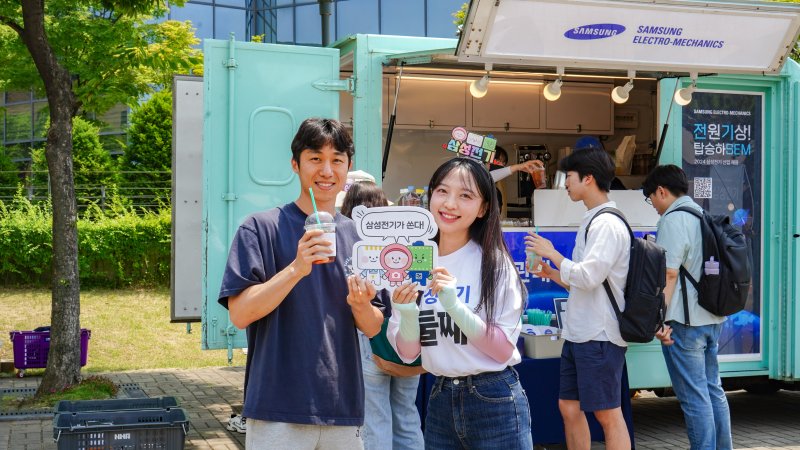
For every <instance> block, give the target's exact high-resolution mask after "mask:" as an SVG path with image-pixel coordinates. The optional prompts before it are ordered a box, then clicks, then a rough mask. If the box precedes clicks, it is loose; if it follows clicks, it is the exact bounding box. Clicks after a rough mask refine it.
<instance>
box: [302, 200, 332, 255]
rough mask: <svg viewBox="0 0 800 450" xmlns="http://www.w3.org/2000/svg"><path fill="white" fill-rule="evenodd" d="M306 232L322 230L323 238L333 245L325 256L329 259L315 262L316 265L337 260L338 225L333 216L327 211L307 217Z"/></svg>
mask: <svg viewBox="0 0 800 450" xmlns="http://www.w3.org/2000/svg"><path fill="white" fill-rule="evenodd" d="M305 229H306V231H308V230H322V231H323V234H322V237H323V238H324V239H325V240H327V241H329V242H330V243H331V245H330V247H329V250H328V251H326V252H325V253H324V254H323V255H324V256H327V257H328V259H325V260H319V261H314V264H325V263H329V262H333V261H335V260H336V223H335V222H334V220H333V216H332V215H330V213H327V212H325V211H319V212H317V213H313V214H311V215H309V216H308V217H306V225H305Z"/></svg>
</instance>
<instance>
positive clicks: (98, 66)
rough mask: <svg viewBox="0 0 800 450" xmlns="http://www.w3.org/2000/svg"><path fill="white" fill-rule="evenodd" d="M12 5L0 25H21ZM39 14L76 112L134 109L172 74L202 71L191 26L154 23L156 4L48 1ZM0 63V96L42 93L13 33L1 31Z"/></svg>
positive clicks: (160, 5)
mask: <svg viewBox="0 0 800 450" xmlns="http://www.w3.org/2000/svg"><path fill="white" fill-rule="evenodd" d="M2 3H4V4H5V3H8V2H2ZM11 3H14V4H13V5H6V6H0V20H2V22H5V23H6V25H8V24H9V22H11V23H17V24H19V23H21V19H20V17H19V16H20V13H21V11H20V7H19V5H18V3H19V2H11ZM173 3H174V2H173ZM45 11H46V16H45V27H46V30H47V39H48V42H49V43H50V45H52V47H53V50H54V52H55V53H56V55H58V59H59V62H60V63H61V64H63V65H64V67H65V68H66V69H67V70H68V71H69V73H70V75H71V76H72V80H73V91H74V93H75V95H76V97H77V100H78V106H79V108H80V110H81V111H82V112H83V113H87V112H96V113H98V114H101V113H103V112H105V111H107V110H108V109H109V108H111V107H112V106H114V105H116V104H119V103H124V104H126V105H129V106H133V105H135V104H136V103H137V101H138V100H139V98H140V97H141V95H142V94H143V93H149V92H153V90H155V89H159V88H162V87H164V88H169V87H170V86H171V85H172V76H173V75H174V74H176V73H189V72H195V71H197V70H201V68H202V53H201V52H200V50H199V49H197V48H195V46H197V45H198V44H199V42H200V41H199V39H197V38H196V37H195V36H194V32H193V30H192V28H191V24H190V23H188V22H177V21H169V20H168V21H161V22H157V21H155V20H153V19H154V16H156V15H159V14H163V13H165V12H166V9H165V4H164V2H163V1H155V0H153V1H135V0H128V1H97V0H47V2H46V3H45ZM3 18H4V19H3ZM0 61H3V62H4V63H3V64H1V65H0V89H3V90H14V89H20V90H28V89H30V88H31V87H34V88H36V89H37V91H38V92H39V93H43V92H44V90H43V82H42V80H41V77H40V76H39V74H38V73H37V70H36V67H35V66H34V64H33V60H32V59H31V57H30V54H29V53H28V51H27V49H26V48H25V45H24V43H23V42H22V40H21V39H19V36H18V35H17V33H16V32H15V31H14V30H13V27H12V26H5V27H3V26H0Z"/></svg>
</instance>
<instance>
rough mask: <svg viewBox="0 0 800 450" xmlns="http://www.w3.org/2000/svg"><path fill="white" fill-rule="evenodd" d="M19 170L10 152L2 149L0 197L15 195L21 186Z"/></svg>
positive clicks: (0, 158) (0, 157)
mask: <svg viewBox="0 0 800 450" xmlns="http://www.w3.org/2000/svg"><path fill="white" fill-rule="evenodd" d="M18 170H19V169H18V168H17V165H16V164H14V161H12V160H11V155H10V154H9V152H8V151H7V150H6V149H4V148H0V196H2V197H7V196H11V195H13V194H14V191H15V190H16V188H17V185H18V184H20V179H19V176H18V175H17V171H18Z"/></svg>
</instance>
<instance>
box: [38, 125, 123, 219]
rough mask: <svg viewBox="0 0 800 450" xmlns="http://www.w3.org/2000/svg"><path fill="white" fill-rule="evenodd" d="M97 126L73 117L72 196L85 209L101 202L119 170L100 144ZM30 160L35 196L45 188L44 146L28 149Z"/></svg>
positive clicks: (45, 165)
mask: <svg viewBox="0 0 800 450" xmlns="http://www.w3.org/2000/svg"><path fill="white" fill-rule="evenodd" d="M99 132H100V130H99V128H97V126H95V125H94V124H92V123H91V122H89V121H87V120H86V119H83V118H81V117H75V118H74V119H73V120H72V167H73V176H74V179H75V197H76V198H77V199H78V206H79V207H81V208H85V207H87V206H88V205H90V204H92V203H95V204H97V203H101V202H103V201H104V200H103V189H105V190H106V197H108V192H109V191H113V190H115V189H116V185H117V183H118V182H119V173H118V169H117V167H116V164H115V163H114V160H112V159H111V155H109V154H108V152H107V151H106V150H105V149H104V148H103V145H102V144H101V143H100V136H99ZM31 159H32V161H33V179H32V182H33V184H34V185H35V186H36V187H37V189H36V192H37V195H41V194H42V193H43V192H44V191H43V189H46V187H47V182H48V181H47V180H48V178H47V160H46V159H45V154H44V148H36V149H33V150H32V151H31Z"/></svg>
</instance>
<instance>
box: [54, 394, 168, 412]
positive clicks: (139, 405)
mask: <svg viewBox="0 0 800 450" xmlns="http://www.w3.org/2000/svg"><path fill="white" fill-rule="evenodd" d="M177 407H178V402H177V401H176V400H175V397H154V398H115V399H110V400H75V401H70V400H61V401H59V402H58V404H56V411H55V412H56V414H61V413H66V412H86V411H127V410H138V409H170V408H177Z"/></svg>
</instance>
